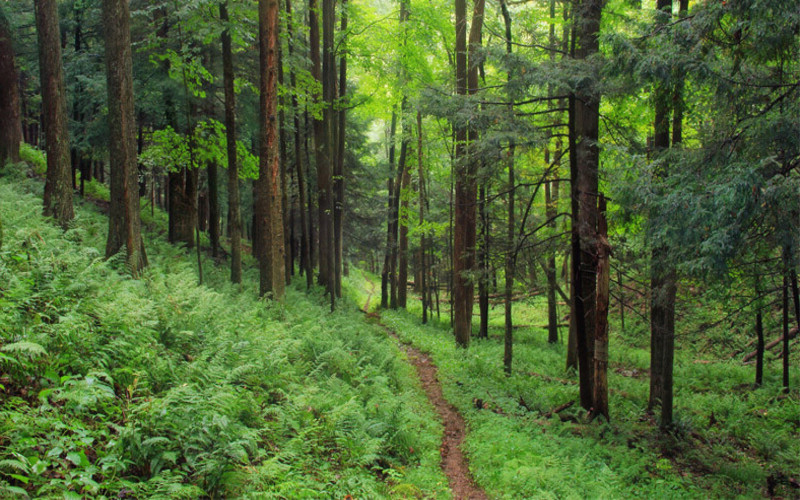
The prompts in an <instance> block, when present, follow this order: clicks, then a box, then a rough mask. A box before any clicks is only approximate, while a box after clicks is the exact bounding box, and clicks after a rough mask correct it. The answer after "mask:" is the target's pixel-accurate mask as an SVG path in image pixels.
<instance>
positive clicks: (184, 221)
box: [167, 168, 198, 248]
mask: <svg viewBox="0 0 800 500" xmlns="http://www.w3.org/2000/svg"><path fill="white" fill-rule="evenodd" d="M168 182H169V210H168V214H169V223H168V226H169V231H168V235H167V236H168V237H167V239H168V240H169V242H170V243H183V244H185V245H186V246H187V247H188V248H193V247H194V228H195V226H196V225H197V203H196V201H197V183H198V175H197V169H196V168H182V169H180V170H178V171H177V172H170V173H169V181H168Z"/></svg>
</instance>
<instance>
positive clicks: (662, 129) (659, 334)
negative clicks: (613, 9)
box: [648, 0, 682, 429]
mask: <svg viewBox="0 0 800 500" xmlns="http://www.w3.org/2000/svg"><path fill="white" fill-rule="evenodd" d="M656 9H657V10H659V11H660V12H659V13H658V16H659V18H658V19H657V24H658V25H664V24H666V23H667V22H668V21H669V18H670V16H671V13H672V0H658V1H657V3H656ZM679 100H680V96H679V95H674V96H673V95H671V94H670V92H669V84H668V83H667V82H666V81H665V82H661V83H659V84H657V87H656V91H655V131H654V136H653V146H654V148H655V151H656V153H662V152H664V151H665V150H666V149H667V148H669V111H670V103H671V102H675V103H676V106H675V117H674V124H675V126H674V128H673V143H674V144H676V145H677V144H680V142H681V140H682V138H681V123H682V115H681V105H680V104H679ZM659 174H660V175H661V176H662V177H664V178H666V177H667V176H668V175H669V172H668V168H667V165H666V163H664V164H662V165H661V171H660V172H659ZM668 255H669V248H667V247H666V246H664V245H663V244H657V245H656V246H655V247H654V248H653V252H652V260H651V262H652V265H651V272H652V277H651V281H650V288H651V291H652V292H651V293H652V298H651V307H650V335H651V341H650V398H649V401H648V408H649V409H653V408H654V407H655V406H657V405H660V407H661V418H660V422H659V425H660V427H661V428H662V429H664V428H667V427H669V426H670V425H672V371H673V358H674V350H675V347H674V346H675V296H676V293H677V283H676V279H677V278H676V273H675V269H674V267H673V266H672V264H671V262H670V259H669V256H668Z"/></svg>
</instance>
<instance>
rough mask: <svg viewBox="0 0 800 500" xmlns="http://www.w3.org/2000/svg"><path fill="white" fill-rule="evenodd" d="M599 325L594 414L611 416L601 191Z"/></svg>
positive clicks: (605, 243)
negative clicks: (609, 407) (609, 406)
mask: <svg viewBox="0 0 800 500" xmlns="http://www.w3.org/2000/svg"><path fill="white" fill-rule="evenodd" d="M597 237H598V241H597V311H596V314H595V316H596V318H597V327H596V330H595V338H594V377H593V380H594V387H593V392H592V405H593V408H594V410H593V415H603V416H604V417H605V418H606V421H608V420H610V417H609V412H608V375H607V372H608V302H609V297H608V285H609V281H610V266H609V259H610V255H611V248H610V247H609V244H608V223H607V222H606V199H605V197H604V196H603V195H602V194H601V195H600V199H599V200H598V228H597Z"/></svg>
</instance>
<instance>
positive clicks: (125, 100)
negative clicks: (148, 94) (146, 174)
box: [103, 0, 146, 276]
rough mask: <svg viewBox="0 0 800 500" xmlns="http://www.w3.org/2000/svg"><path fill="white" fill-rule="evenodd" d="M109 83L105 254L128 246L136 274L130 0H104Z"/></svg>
mask: <svg viewBox="0 0 800 500" xmlns="http://www.w3.org/2000/svg"><path fill="white" fill-rule="evenodd" d="M103 32H104V35H105V47H106V49H105V50H106V79H107V87H108V124H109V147H108V150H109V157H110V161H111V196H110V201H111V205H110V207H109V217H108V240H107V241H106V257H110V256H112V255H114V254H115V253H117V252H118V251H119V250H120V249H121V248H122V246H123V245H124V246H125V248H126V252H127V261H128V267H129V269H130V271H131V273H132V274H133V275H134V276H137V275H138V274H139V271H140V270H141V269H142V267H144V266H145V264H146V257H145V252H144V244H143V242H142V233H141V216H140V213H139V183H138V181H139V171H138V166H137V161H136V123H135V120H134V114H133V113H134V106H133V62H132V59H131V31H130V12H129V10H128V2H127V1H126V0H103Z"/></svg>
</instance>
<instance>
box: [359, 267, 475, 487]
mask: <svg viewBox="0 0 800 500" xmlns="http://www.w3.org/2000/svg"><path fill="white" fill-rule="evenodd" d="M368 281H369V280H368ZM369 284H370V290H369V295H368V296H367V300H366V303H365V305H364V312H368V311H369V303H370V299H371V298H372V295H373V294H374V293H375V283H373V282H372V281H369ZM374 316H375V317H377V318H378V323H379V324H380V325H381V326H382V327H383V328H384V329H385V330H386V332H387V333H388V334H389V335H391V336H392V337H394V338H395V339H396V340H397V342H398V345H399V346H400V348H401V349H402V350H403V351H405V353H406V355H407V356H408V360H409V361H410V362H411V364H413V365H414V367H415V368H416V369H417V375H418V376H419V380H420V382H421V383H422V388H423V389H424V390H425V393H426V394H427V396H428V400H430V402H431V404H432V405H433V406H434V408H436V412H437V413H438V414H439V417H440V418H441V419H442V424H443V425H444V435H443V436H442V446H441V448H440V452H441V454H442V470H443V471H444V473H445V475H446V476H447V480H448V481H449V482H450V489H451V490H452V492H453V498H455V499H457V500H462V499H470V500H482V499H486V498H488V497H487V496H486V493H485V492H484V491H483V490H482V489H481V488H480V487H479V486H478V485H476V484H475V481H474V480H473V479H472V474H470V472H469V467H468V465H467V458H466V457H465V456H464V453H463V452H462V451H461V443H462V442H463V441H464V436H465V435H466V429H467V426H466V423H465V422H464V418H463V417H462V416H461V414H460V413H458V410H456V409H455V408H454V407H453V405H451V404H450V403H448V402H447V400H446V399H444V396H443V395H442V386H441V384H440V383H439V379H438V378H437V376H436V373H437V368H436V365H434V364H433V362H432V361H431V358H430V356H428V355H427V354H425V353H424V352H422V351H420V350H419V349H417V348H415V347H412V346H410V345H408V344H404V343H403V342H402V341H401V340H400V338H399V337H398V336H397V334H396V333H395V332H393V331H392V330H391V329H389V328H388V327H387V326H386V325H384V324H383V323H381V322H380V315H379V314H378V313H374Z"/></svg>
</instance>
